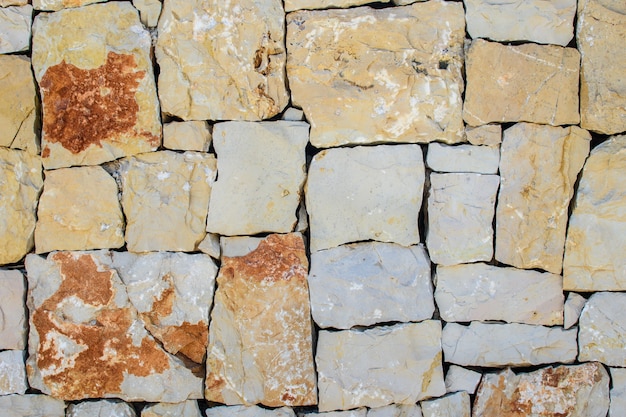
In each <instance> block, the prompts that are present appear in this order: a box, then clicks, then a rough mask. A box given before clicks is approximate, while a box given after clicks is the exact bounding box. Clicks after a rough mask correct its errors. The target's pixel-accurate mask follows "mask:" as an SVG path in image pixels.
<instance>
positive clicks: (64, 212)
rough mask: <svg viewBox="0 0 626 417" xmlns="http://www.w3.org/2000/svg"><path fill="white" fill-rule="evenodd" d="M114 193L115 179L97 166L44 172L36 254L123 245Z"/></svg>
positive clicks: (36, 228)
mask: <svg viewBox="0 0 626 417" xmlns="http://www.w3.org/2000/svg"><path fill="white" fill-rule="evenodd" d="M117 195H118V188H117V184H116V183H115V180H114V179H113V177H111V176H110V175H109V174H108V173H107V172H106V171H105V170H104V169H103V168H102V167H100V166H91V167H76V168H62V169H57V170H54V171H46V179H45V180H44V183H43V193H42V194H41V198H40V199H39V207H38V209H37V225H36V227H35V249H36V251H37V253H46V252H51V251H53V250H87V249H104V248H119V247H122V246H124V216H123V215H122V208H121V207H120V202H119V200H118V196H117Z"/></svg>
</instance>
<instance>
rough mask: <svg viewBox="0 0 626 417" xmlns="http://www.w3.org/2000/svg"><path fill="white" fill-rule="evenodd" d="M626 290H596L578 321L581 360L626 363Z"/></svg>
mask: <svg viewBox="0 0 626 417" xmlns="http://www.w3.org/2000/svg"><path fill="white" fill-rule="evenodd" d="M624 303H626V294H624V293H610V292H597V293H594V294H593V295H591V297H589V300H587V304H586V305H585V308H583V311H582V313H581V314H580V319H579V322H578V327H579V330H578V360H579V361H581V362H583V361H598V362H602V363H603V364H605V365H608V366H622V367H626V330H625V329H626V311H624V308H623V306H624Z"/></svg>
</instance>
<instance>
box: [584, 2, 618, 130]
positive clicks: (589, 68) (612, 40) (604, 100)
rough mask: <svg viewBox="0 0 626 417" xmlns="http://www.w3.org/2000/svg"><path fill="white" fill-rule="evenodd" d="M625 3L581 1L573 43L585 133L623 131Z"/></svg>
mask: <svg viewBox="0 0 626 417" xmlns="http://www.w3.org/2000/svg"><path fill="white" fill-rule="evenodd" d="M624 39H626V3H624V2H623V1H621V0H580V1H579V2H578V25H577V28H576V41H577V42H578V49H579V50H580V54H581V56H582V60H581V72H580V113H581V114H580V117H581V126H582V127H583V128H585V129H589V130H593V131H595V132H599V133H604V134H614V133H620V132H624V131H626V111H624V109H625V108H626V79H625V78H624V67H623V65H621V63H622V62H624V60H626V49H625V48H624V47H623V46H624Z"/></svg>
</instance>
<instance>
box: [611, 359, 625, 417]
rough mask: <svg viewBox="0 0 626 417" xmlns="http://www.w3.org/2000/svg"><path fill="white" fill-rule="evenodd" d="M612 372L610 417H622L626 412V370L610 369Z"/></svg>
mask: <svg viewBox="0 0 626 417" xmlns="http://www.w3.org/2000/svg"><path fill="white" fill-rule="evenodd" d="M609 371H610V372H611V391H610V397H611V402H610V406H609V417H621V416H622V414H623V413H624V410H626V369H623V368H609Z"/></svg>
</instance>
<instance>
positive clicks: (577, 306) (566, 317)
mask: <svg viewBox="0 0 626 417" xmlns="http://www.w3.org/2000/svg"><path fill="white" fill-rule="evenodd" d="M586 302H587V299H586V298H585V297H583V296H582V295H580V294H576V293H575V292H571V293H569V295H568V296H567V300H565V307H564V308H563V327H564V328H565V329H569V328H570V327H572V326H574V325H575V324H576V323H578V317H580V312H581V311H583V307H584V306H585V303H586Z"/></svg>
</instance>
